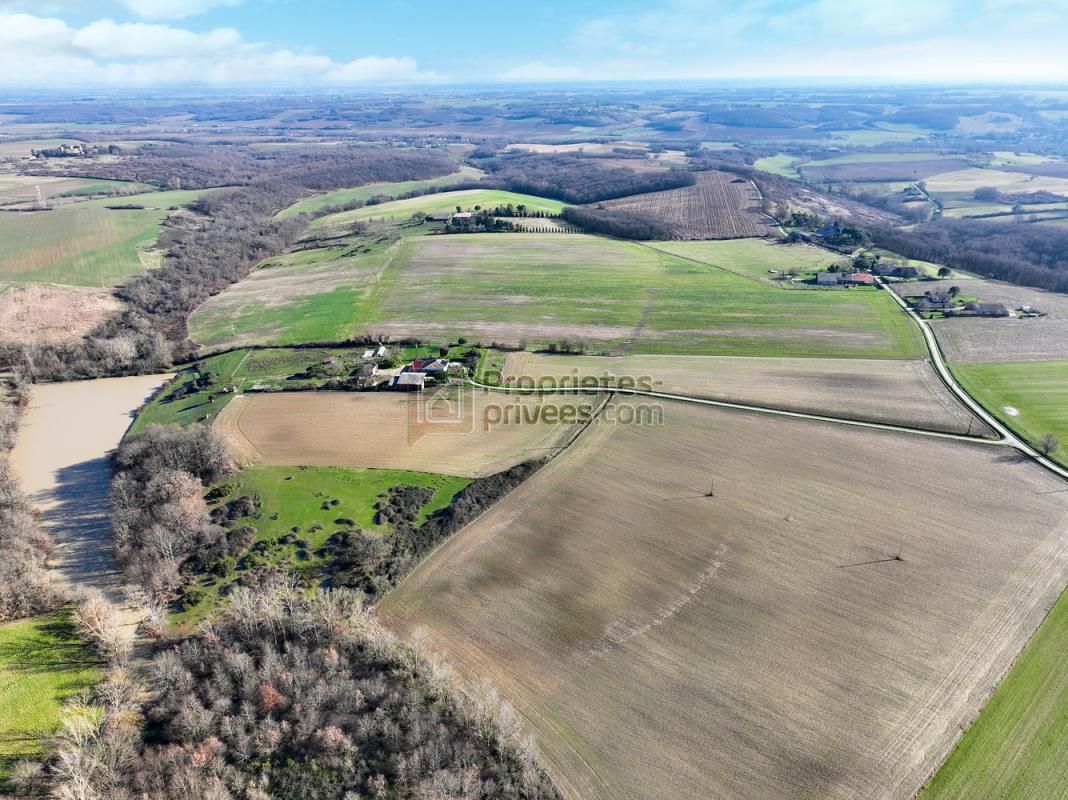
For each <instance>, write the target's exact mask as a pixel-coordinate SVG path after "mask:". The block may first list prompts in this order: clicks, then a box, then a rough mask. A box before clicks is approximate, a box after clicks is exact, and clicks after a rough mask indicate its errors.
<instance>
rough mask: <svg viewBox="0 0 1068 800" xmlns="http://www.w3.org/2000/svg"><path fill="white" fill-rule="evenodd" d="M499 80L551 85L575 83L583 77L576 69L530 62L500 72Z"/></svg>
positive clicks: (579, 70)
mask: <svg viewBox="0 0 1068 800" xmlns="http://www.w3.org/2000/svg"><path fill="white" fill-rule="evenodd" d="M499 77H500V78H501V80H506V81H518V82H521V83H526V82H530V83H543V82H544V83H552V82H555V81H577V80H582V78H583V77H584V74H583V71H582V70H581V69H579V68H578V67H573V66H565V65H562V64H546V63H545V62H544V61H530V62H527V63H526V64H520V65H518V66H515V67H512V68H511V69H509V70H506V71H504V72H502V73H501V74H500V76H499Z"/></svg>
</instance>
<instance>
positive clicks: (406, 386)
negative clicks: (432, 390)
mask: <svg viewBox="0 0 1068 800" xmlns="http://www.w3.org/2000/svg"><path fill="white" fill-rule="evenodd" d="M425 385H426V375H424V374H423V373H422V372H402V373H401V374H400V375H396V376H394V378H393V380H392V381H390V383H389V388H390V389H393V390H394V391H397V392H421V391H423V387H424V386H425Z"/></svg>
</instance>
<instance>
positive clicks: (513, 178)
mask: <svg viewBox="0 0 1068 800" xmlns="http://www.w3.org/2000/svg"><path fill="white" fill-rule="evenodd" d="M479 166H481V167H482V168H483V169H485V170H486V171H487V172H489V174H490V176H491V180H492V181H493V182H494V183H495V184H496V185H497V186H499V187H500V188H503V189H507V190H509V191H512V192H518V193H520V194H531V195H537V196H539V197H552V198H555V199H557V200H563V201H564V202H566V203H575V204H579V205H584V204H586V203H596V202H599V201H601V200H612V199H615V198H617V197H627V196H629V195H632V194H644V193H645V192H659V191H663V190H665V189H678V188H681V187H683V186H693V184H694V183H695V182H696V179H695V178H694V176H693V173H692V172H690V171H689V170H684V169H664V170H636V169H631V168H630V167H621V166H612V165H610V164H605V163H603V160H601V159H597V158H590V157H586V156H583V155H579V154H574V153H565V154H543V153H506V154H503V155H499V156H495V157H493V158H489V159H486V160H484V161H481V162H479Z"/></svg>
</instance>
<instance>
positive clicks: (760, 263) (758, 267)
mask: <svg viewBox="0 0 1068 800" xmlns="http://www.w3.org/2000/svg"><path fill="white" fill-rule="evenodd" d="M649 246H650V247H655V248H656V249H657V250H663V251H664V252H665V253H671V254H673V255H677V256H682V257H683V258H692V259H693V260H695V261H701V262H703V263H705V264H711V265H712V266H714V267H721V268H722V269H725V270H728V271H730V272H735V273H737V274H739V275H744V276H746V277H750V278H758V279H759V280H761V281H765V282H771V281H773V280H774V278H775V275H776V274H777V273H780V272H784V271H786V270H789V269H796V270H798V272H799V274H811V273H814V272H817V271H819V270H823V269H826V268H827V267H829V266H831V265H832V264H837V265H838V266H840V267H847V266H848V265H849V263H850V262H849V258H848V257H847V256H843V255H839V254H838V253H833V252H831V251H830V250H824V249H823V248H822V247H815V246H813V245H808V244H785V243H783V242H772V241H769V240H767V239H724V240H722V241H715V242H654V243H651V244H650V245H649ZM769 270H775V272H774V273H773V272H769ZM775 283H776V284H777V285H778V284H779V281H775Z"/></svg>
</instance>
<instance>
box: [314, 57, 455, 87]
mask: <svg viewBox="0 0 1068 800" xmlns="http://www.w3.org/2000/svg"><path fill="white" fill-rule="evenodd" d="M324 79H325V80H326V81H328V82H330V83H359V82H361V81H423V82H431V81H436V80H440V78H439V76H437V75H433V74H431V73H422V72H420V71H419V65H418V64H416V62H415V59H414V58H381V57H379V56H365V57H364V58H357V59H355V60H353V61H349V62H346V63H344V64H336V65H334V66H333V67H332V68H331V69H330V70H329V71H328V72H327V73H326V75H325V76H324Z"/></svg>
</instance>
